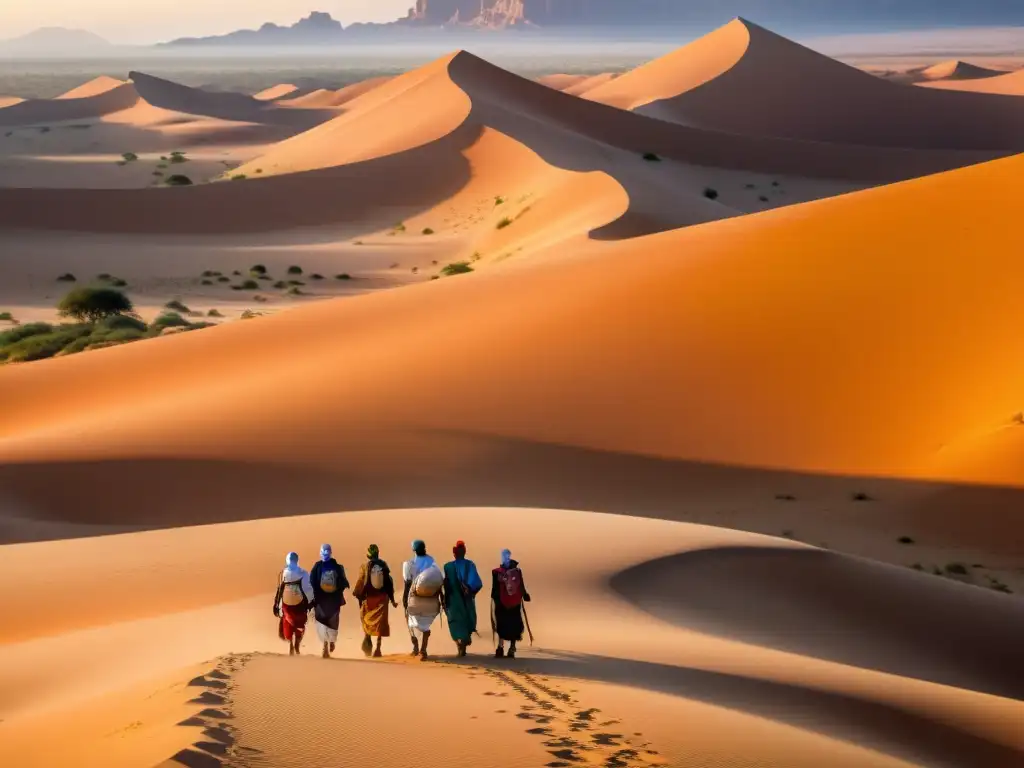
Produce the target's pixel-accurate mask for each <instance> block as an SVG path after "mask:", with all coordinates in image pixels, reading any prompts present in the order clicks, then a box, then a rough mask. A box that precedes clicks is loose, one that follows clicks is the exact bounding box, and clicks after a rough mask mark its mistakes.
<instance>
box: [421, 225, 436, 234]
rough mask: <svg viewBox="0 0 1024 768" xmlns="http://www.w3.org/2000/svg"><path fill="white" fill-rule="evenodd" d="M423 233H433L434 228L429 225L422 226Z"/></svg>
mask: <svg viewBox="0 0 1024 768" xmlns="http://www.w3.org/2000/svg"><path fill="white" fill-rule="evenodd" d="M423 234H424V235H432V234H434V230H432V229H431V228H430V227H424V228H423Z"/></svg>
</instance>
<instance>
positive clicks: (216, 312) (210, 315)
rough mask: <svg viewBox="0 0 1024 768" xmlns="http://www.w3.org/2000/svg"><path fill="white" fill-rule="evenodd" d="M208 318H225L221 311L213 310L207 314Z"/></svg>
mask: <svg viewBox="0 0 1024 768" xmlns="http://www.w3.org/2000/svg"><path fill="white" fill-rule="evenodd" d="M206 316H207V317H224V315H223V314H221V311H220V310H219V309H211V310H210V311H209V312H207V313H206Z"/></svg>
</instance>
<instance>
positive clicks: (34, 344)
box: [0, 325, 92, 363]
mask: <svg viewBox="0 0 1024 768" xmlns="http://www.w3.org/2000/svg"><path fill="white" fill-rule="evenodd" d="M91 331H92V326H91V325H61V326H57V327H56V328H54V329H53V330H52V331H51V332H49V333H40V334H33V335H31V336H27V337H25V338H23V339H21V340H20V341H16V342H14V343H13V344H9V345H5V346H0V361H4V362H10V363H20V362H26V363H27V362H30V361H32V360H43V359H45V358H47V357H53V356H54V355H56V354H57V353H58V352H60V351H61V350H63V349H64V348H65V347H66V346H68V345H69V344H71V343H72V342H74V341H75V340H76V339H81V338H84V337H87V336H89V334H90V333H91Z"/></svg>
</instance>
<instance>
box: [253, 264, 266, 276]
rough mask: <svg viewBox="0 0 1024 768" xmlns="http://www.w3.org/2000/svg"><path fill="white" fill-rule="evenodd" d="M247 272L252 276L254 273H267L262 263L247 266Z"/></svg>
mask: <svg viewBox="0 0 1024 768" xmlns="http://www.w3.org/2000/svg"><path fill="white" fill-rule="evenodd" d="M249 274H250V275H253V276H254V277H255V276H256V275H265V274H267V268H266V267H265V266H264V265H262V264H253V265H252V266H251V267H249Z"/></svg>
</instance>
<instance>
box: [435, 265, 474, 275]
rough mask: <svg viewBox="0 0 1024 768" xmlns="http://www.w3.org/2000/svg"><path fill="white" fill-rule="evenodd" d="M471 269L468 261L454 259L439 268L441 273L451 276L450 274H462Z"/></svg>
mask: <svg viewBox="0 0 1024 768" xmlns="http://www.w3.org/2000/svg"><path fill="white" fill-rule="evenodd" d="M472 271H473V268H472V267H471V266H469V262H468V261H455V262H452V263H451V264H448V265H447V266H444V267H442V268H441V274H442V275H444V276H445V277H451V276H452V275H464V274H466V273H467V272H472Z"/></svg>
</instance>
